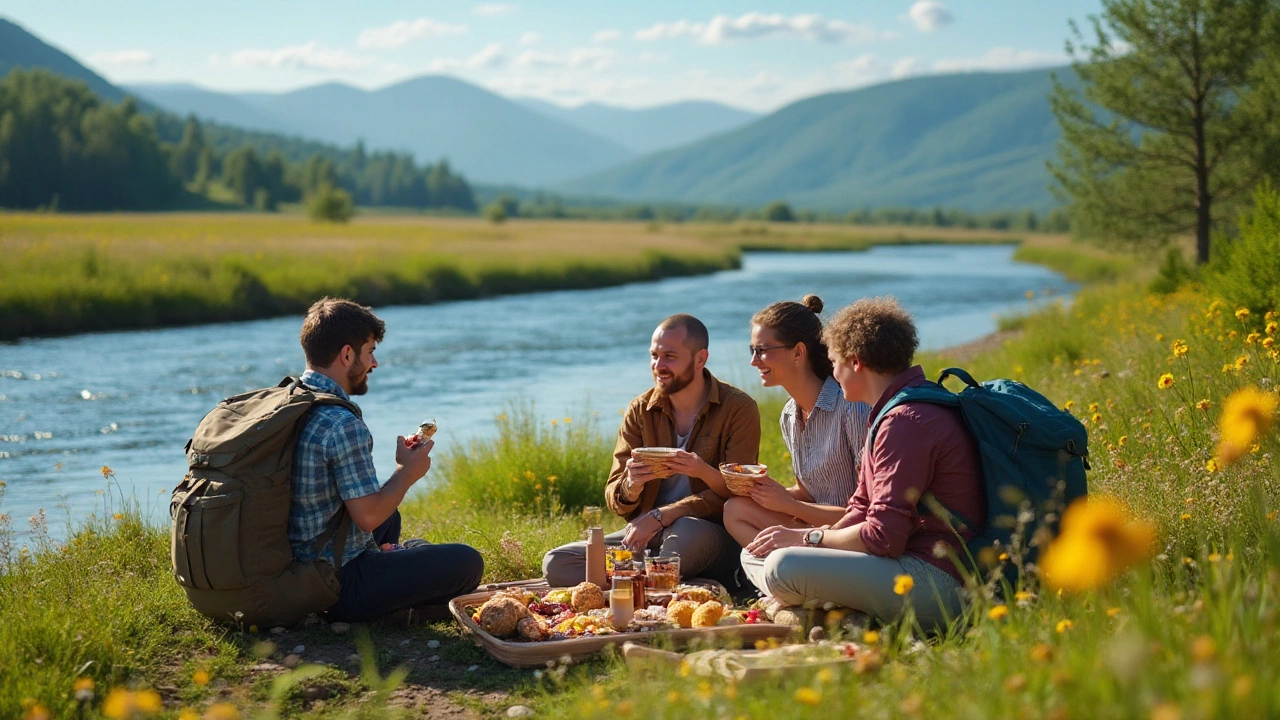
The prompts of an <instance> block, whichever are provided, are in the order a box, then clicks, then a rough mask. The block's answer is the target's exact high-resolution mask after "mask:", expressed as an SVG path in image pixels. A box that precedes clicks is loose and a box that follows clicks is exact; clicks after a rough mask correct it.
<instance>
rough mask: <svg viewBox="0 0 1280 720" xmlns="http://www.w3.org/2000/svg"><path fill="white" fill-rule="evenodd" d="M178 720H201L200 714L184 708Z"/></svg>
mask: <svg viewBox="0 0 1280 720" xmlns="http://www.w3.org/2000/svg"><path fill="white" fill-rule="evenodd" d="M178 720H200V713H198V712H196V711H195V710H192V709H191V708H182V712H180V713H178Z"/></svg>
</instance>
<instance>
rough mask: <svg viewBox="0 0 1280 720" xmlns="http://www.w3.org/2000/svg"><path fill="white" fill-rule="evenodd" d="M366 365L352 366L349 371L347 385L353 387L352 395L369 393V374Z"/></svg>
mask: <svg viewBox="0 0 1280 720" xmlns="http://www.w3.org/2000/svg"><path fill="white" fill-rule="evenodd" d="M367 369H368V368H366V367H365V366H364V365H352V366H351V368H350V369H349V370H347V384H348V385H350V386H351V394H352V395H363V394H365V393H367V392H369V373H368V372H366V370H367Z"/></svg>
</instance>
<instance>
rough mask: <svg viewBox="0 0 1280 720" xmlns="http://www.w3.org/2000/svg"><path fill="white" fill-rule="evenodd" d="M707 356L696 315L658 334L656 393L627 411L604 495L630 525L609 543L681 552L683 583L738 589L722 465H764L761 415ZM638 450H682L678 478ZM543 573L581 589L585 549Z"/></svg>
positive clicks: (556, 559) (555, 553)
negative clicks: (705, 578) (701, 578)
mask: <svg viewBox="0 0 1280 720" xmlns="http://www.w3.org/2000/svg"><path fill="white" fill-rule="evenodd" d="M707 355H708V352H707V328H706V326H705V325H703V324H702V322H701V321H699V320H698V319H697V318H695V317H693V316H691V315H672V316H671V317H669V318H667V319H666V320H663V321H662V324H660V325H659V326H658V329H657V330H655V331H654V333H653V341H652V343H651V344H650V346H649V358H650V360H649V367H650V370H652V372H653V379H654V386H653V387H652V388H650V389H649V390H647V391H645V392H644V393H642V394H641V395H640V396H639V397H637V398H636V399H634V400H632V401H631V405H630V406H629V407H628V408H627V412H626V415H625V416H624V417H623V420H622V427H621V428H619V430H618V443H617V445H616V447H615V448H614V451H613V468H612V470H610V472H609V481H608V484H607V485H606V486H605V491H604V499H605V503H606V504H607V505H608V506H609V509H610V510H612V511H613V512H614V513H615V514H617V515H619V516H621V517H624V518H626V519H627V520H628V523H627V526H626V527H625V528H624V529H622V530H620V531H618V532H616V533H612V534H610V535H608V536H607V537H606V538H605V541H606V542H609V543H621V544H623V545H626V546H628V547H630V548H632V549H633V550H640V551H642V550H644V549H649V550H651V551H653V552H654V553H658V554H661V555H668V554H671V553H678V554H679V555H680V573H681V575H683V576H685V577H693V576H697V575H700V574H702V573H704V572H707V571H713V572H712V574H713V575H715V576H716V577H717V579H721V580H722V582H723V581H726V580H728V581H730V582H728V583H726V584H730V585H732V576H733V570H734V569H736V566H737V551H738V544H737V543H736V542H735V541H734V539H733V537H732V536H730V535H729V533H728V532H727V531H726V530H725V529H724V523H723V519H722V518H721V512H722V511H723V509H724V501H725V499H726V498H728V497H729V490H728V488H727V487H726V486H725V483H724V478H723V477H722V476H721V475H720V470H719V465H720V463H722V462H734V463H754V462H756V458H757V456H758V454H759V452H760V410H759V408H757V407H756V403H755V400H752V399H751V396H749V395H747V394H746V393H744V392H742V391H741V390H739V389H737V388H735V387H732V386H730V385H728V384H726V383H723V382H720V381H719V380H717V379H716V378H715V377H713V376H712V375H711V373H710V372H708V371H707V370H706V364H707ZM638 447H667V448H679V451H678V452H677V453H676V456H675V459H674V460H673V461H672V462H671V464H670V467H671V468H672V469H674V470H675V472H676V474H675V475H672V476H671V477H668V478H665V479H661V480H659V479H658V478H655V477H654V476H653V472H652V471H651V470H650V468H649V467H648V466H647V465H645V464H643V463H640V462H638V461H636V460H635V459H634V458H632V457H631V451H632V450H633V449H635V448H638ZM542 570H543V573H544V574H545V576H546V578H547V581H548V582H549V583H550V584H551V585H553V586H571V585H576V584H578V583H580V582H582V580H583V578H584V577H585V575H586V543H582V542H577V543H570V544H569V545H564V546H562V547H558V548H556V549H554V550H552V551H550V552H548V553H547V554H546V556H545V557H544V558H543V559H542ZM730 589H733V588H732V587H731V588H730Z"/></svg>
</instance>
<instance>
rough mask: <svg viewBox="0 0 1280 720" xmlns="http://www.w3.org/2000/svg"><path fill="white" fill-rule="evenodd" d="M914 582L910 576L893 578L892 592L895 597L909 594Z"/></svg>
mask: <svg viewBox="0 0 1280 720" xmlns="http://www.w3.org/2000/svg"><path fill="white" fill-rule="evenodd" d="M915 585H916V580H915V578H913V577H911V576H910V575H898V576H895V577H894V578H893V592H894V594H895V595H906V594H907V593H909V592H911V588H913V587H915Z"/></svg>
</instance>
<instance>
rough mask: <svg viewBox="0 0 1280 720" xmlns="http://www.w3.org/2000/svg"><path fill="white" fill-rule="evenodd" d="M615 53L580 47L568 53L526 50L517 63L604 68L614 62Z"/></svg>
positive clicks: (525, 65)
mask: <svg viewBox="0 0 1280 720" xmlns="http://www.w3.org/2000/svg"><path fill="white" fill-rule="evenodd" d="M614 55H615V53H614V51H612V50H608V49H605V48H579V49H577V50H570V51H569V52H566V53H551V52H539V51H537V50H525V51H524V52H523V53H520V57H518V58H516V64H517V65H520V66H523V67H532V68H567V69H570V70H604V69H605V68H607V67H609V66H610V65H611V64H612V63H613V58H614Z"/></svg>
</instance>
